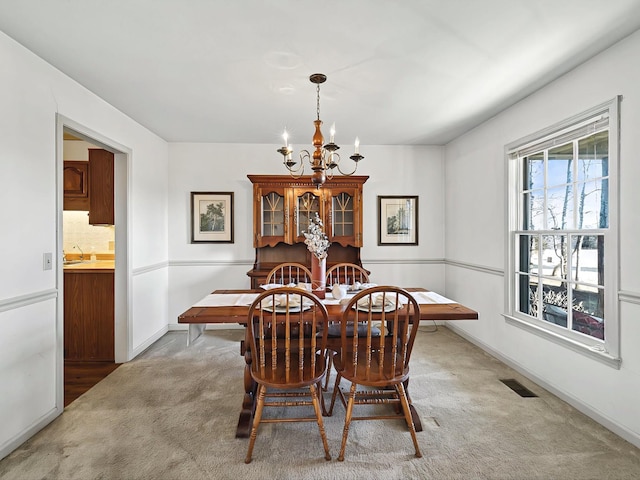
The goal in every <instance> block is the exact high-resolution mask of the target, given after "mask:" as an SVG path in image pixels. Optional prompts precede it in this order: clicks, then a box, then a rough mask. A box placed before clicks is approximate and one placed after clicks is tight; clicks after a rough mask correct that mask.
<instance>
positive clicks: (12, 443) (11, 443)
mask: <svg viewBox="0 0 640 480" xmlns="http://www.w3.org/2000/svg"><path fill="white" fill-rule="evenodd" d="M63 410H64V408H62V409H60V408H59V407H54V408H52V409H51V410H49V411H48V412H47V413H45V414H44V415H43V416H42V417H40V418H39V419H38V420H36V421H35V422H34V423H32V424H31V426H29V427H27V428H26V429H25V430H23V431H22V432H20V433H19V434H17V435H16V436H14V437H13V438H10V439H9V440H7V441H6V442H4V443H3V444H2V445H0V460H2V459H3V458H4V457H6V456H7V455H9V454H10V453H11V452H13V451H14V450H15V449H16V448H18V447H19V446H20V445H22V444H23V443H24V442H26V441H27V440H29V439H30V438H31V437H33V436H34V435H35V434H36V433H38V432H39V431H40V430H42V429H43V428H44V427H46V426H47V425H49V424H50V423H51V422H53V421H54V420H55V419H56V417H58V416H59V415H60V414H61V413H62V411H63Z"/></svg>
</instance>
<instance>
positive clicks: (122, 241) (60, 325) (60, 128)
mask: <svg viewBox="0 0 640 480" xmlns="http://www.w3.org/2000/svg"><path fill="white" fill-rule="evenodd" d="M65 131H69V132H71V133H73V135H75V136H77V137H78V138H81V139H83V140H85V141H87V142H89V143H91V144H93V145H95V146H97V147H99V148H103V149H105V150H108V151H110V152H112V153H113V154H114V164H115V165H114V169H115V171H114V201H115V224H116V225H115V271H114V297H115V300H114V301H115V325H114V331H115V332H114V347H115V349H114V353H115V362H116V363H124V362H127V361H129V360H131V359H132V358H133V334H132V332H133V328H132V325H131V322H132V319H133V313H132V305H131V302H130V301H129V299H130V298H131V297H132V292H131V289H132V284H133V282H132V271H131V262H130V261H129V252H130V251H131V245H130V243H131V239H130V234H129V232H131V231H133V230H132V228H131V225H130V222H131V214H130V203H131V202H130V201H129V199H130V198H131V182H130V179H131V178H132V176H131V153H132V150H131V149H130V148H128V147H126V146H124V145H122V144H120V143H118V142H116V141H114V140H112V139H110V138H108V137H106V136H104V135H102V134H100V133H98V132H96V131H94V130H92V129H90V128H88V127H86V126H84V125H82V124H80V123H78V122H76V121H74V120H72V119H70V118H68V117H65V116H64V115H61V114H56V258H57V259H58V261H57V262H56V265H57V269H56V270H57V271H56V286H57V306H56V359H57V368H56V376H57V381H56V390H57V391H56V398H57V402H56V403H57V404H58V405H59V406H60V412H62V410H63V409H64V272H63V266H62V255H63V251H62V250H63V247H64V243H63V235H62V234H63V231H62V230H63V221H62V212H63V210H64V184H63V174H64V172H63V168H64V137H63V134H64V132H65Z"/></svg>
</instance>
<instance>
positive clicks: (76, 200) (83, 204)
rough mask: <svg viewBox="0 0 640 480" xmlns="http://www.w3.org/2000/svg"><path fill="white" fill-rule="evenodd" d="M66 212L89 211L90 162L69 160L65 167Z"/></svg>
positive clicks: (63, 181)
mask: <svg viewBox="0 0 640 480" xmlns="http://www.w3.org/2000/svg"><path fill="white" fill-rule="evenodd" d="M62 176H63V180H62V183H63V189H64V200H63V203H64V210H82V211H88V210H89V162H83V161H76V160H68V161H65V162H64V167H63V175H62Z"/></svg>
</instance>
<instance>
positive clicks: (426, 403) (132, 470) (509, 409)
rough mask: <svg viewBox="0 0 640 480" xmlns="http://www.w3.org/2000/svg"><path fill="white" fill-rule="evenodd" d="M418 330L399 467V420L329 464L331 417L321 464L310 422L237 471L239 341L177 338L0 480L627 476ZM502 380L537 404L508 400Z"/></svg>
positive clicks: (1, 469)
mask: <svg viewBox="0 0 640 480" xmlns="http://www.w3.org/2000/svg"><path fill="white" fill-rule="evenodd" d="M427 330H429V329H428V328H426V327H423V328H422V329H421V331H420V333H419V334H418V339H417V341H416V348H415V350H414V355H413V358H412V366H411V372H412V373H411V383H410V392H411V394H412V397H413V401H414V404H415V406H416V408H417V410H418V412H419V414H420V415H421V418H422V421H423V424H424V431H423V432H420V433H418V441H419V442H420V445H421V449H422V453H423V455H424V457H423V458H420V459H418V458H415V457H414V456H413V447H412V443H411V439H410V436H409V434H408V432H407V430H406V426H405V425H404V424H403V422H402V421H401V420H400V421H397V422H396V421H391V422H379V421H378V422H355V423H354V424H352V427H351V432H350V438H349V444H348V446H347V452H346V458H345V461H344V462H338V461H337V460H335V459H336V457H337V455H338V451H339V448H340V439H341V435H342V425H343V419H344V409H343V408H342V407H341V406H337V407H336V412H335V413H334V416H333V417H330V418H325V426H326V429H327V435H328V439H329V446H330V448H331V454H332V456H333V460H332V461H330V462H327V461H325V460H324V458H323V451H322V445H321V442H320V438H319V435H318V433H317V428H316V427H315V424H306V423H297V424H295V423H289V424H266V425H263V426H262V427H261V430H260V432H259V436H258V440H257V442H256V447H255V450H254V455H253V462H252V463H251V464H249V465H245V464H244V463H243V461H244V456H245V453H246V446H247V440H244V439H236V438H235V427H236V422H237V419H238V412H239V407H240V401H241V397H242V393H243V387H242V383H243V376H242V367H243V359H242V357H241V356H240V355H239V340H240V338H241V336H242V331H240V330H218V331H207V332H206V333H205V334H204V336H203V337H202V338H201V339H199V340H198V341H197V342H196V344H195V345H192V346H191V347H187V346H186V333H182V332H172V333H169V334H167V335H165V336H164V337H163V338H162V339H160V340H159V341H158V342H156V343H155V344H154V345H153V346H152V347H151V348H150V349H149V350H148V351H147V352H145V353H144V354H143V355H141V356H139V358H137V359H136V360H134V361H132V362H129V363H127V364H124V365H122V366H121V367H120V368H118V369H117V370H116V371H115V372H114V373H112V374H111V375H110V376H108V377H107V378H106V379H104V380H103V381H102V382H100V383H99V384H98V385H97V386H96V387H94V388H93V389H92V390H90V391H89V392H87V393H86V394H85V395H83V396H82V397H80V398H79V399H78V400H76V401H75V402H74V403H73V404H71V405H70V406H69V407H68V408H67V410H66V411H65V412H64V414H63V415H62V416H61V417H59V418H58V419H57V420H56V421H54V422H53V423H52V424H51V425H49V426H48V427H47V428H45V429H44V430H43V431H41V432H40V433H39V434H37V435H36V436H35V437H33V438H32V439H31V440H29V441H28V442H26V443H25V444H24V445H22V446H21V447H20V448H18V449H17V450H16V451H15V452H13V453H12V454H11V455H9V456H8V457H7V458H5V459H4V460H2V461H0V478H1V479H3V480H5V479H6V480H11V479H16V480H28V479H65V480H66V479H82V480H88V479H150V480H151V479H154V480H163V479H176V480H177V479H189V480H199V479H244V478H247V479H254V478H255V479H257V478H260V479H385V480H388V479H413V478H420V479H465V480H466V479H518V480H520V479H545V480H549V479H615V480H617V479H638V478H640V450H638V449H637V448H635V447H634V446H633V445H631V444H629V443H628V442H626V441H624V440H622V439H621V438H619V437H617V436H616V435H614V434H613V433H611V432H609V431H608V430H606V429H605V428H603V427H602V426H600V425H598V424H596V423H595V422H593V421H591V420H590V419H589V418H587V417H585V416H584V415H582V414H581V413H579V412H577V411H576V410H575V409H573V408H571V407H570V406H568V405H567V404H566V403H564V402H562V401H560V400H559V399H557V398H556V397H554V396H552V395H550V394H549V393H547V392H546V391H544V390H542V389H541V388H539V387H537V386H536V385H534V384H532V383H531V382H529V381H527V380H526V379H525V378H523V377H521V376H520V375H518V374H517V373H516V372H514V371H513V370H511V369H510V368H508V367H506V366H505V365H503V364H502V363H500V362H498V361H496V360H495V359H494V358H492V357H490V356H489V355H487V354H485V353H484V352H482V351H481V350H479V349H478V348H476V347H474V346H473V345H471V344H469V343H468V342H467V341H465V340H464V339H462V338H460V337H459V336H457V335H456V334H454V333H453V332H451V331H450V330H448V329H446V328H442V327H440V328H439V330H438V331H437V332H435V333H428V331H427ZM505 378H515V379H517V380H519V381H520V382H521V383H522V384H523V385H525V386H526V387H527V388H529V389H530V390H532V391H533V392H534V393H536V394H537V395H539V396H538V397H536V398H523V397H521V396H519V395H517V394H516V393H514V392H513V391H512V390H511V389H509V388H508V387H506V386H505V385H504V384H503V383H501V382H500V381H499V380H500V379H505ZM347 387H348V385H344V388H347ZM327 398H328V396H327ZM385 426H386V427H387V428H386V429H384V427H385Z"/></svg>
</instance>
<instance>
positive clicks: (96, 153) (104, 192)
mask: <svg viewBox="0 0 640 480" xmlns="http://www.w3.org/2000/svg"><path fill="white" fill-rule="evenodd" d="M89 168H90V171H89V192H90V193H89V223H90V224H91V225H113V224H114V223H115V211H114V210H115V209H114V179H115V173H114V157H113V153H111V152H108V151H107V150H103V149H96V148H92V149H89Z"/></svg>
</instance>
